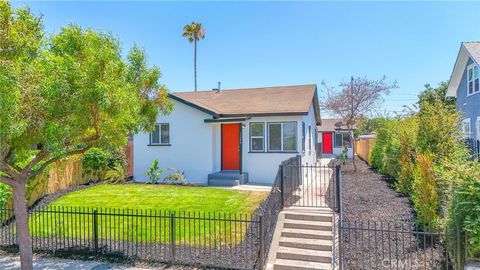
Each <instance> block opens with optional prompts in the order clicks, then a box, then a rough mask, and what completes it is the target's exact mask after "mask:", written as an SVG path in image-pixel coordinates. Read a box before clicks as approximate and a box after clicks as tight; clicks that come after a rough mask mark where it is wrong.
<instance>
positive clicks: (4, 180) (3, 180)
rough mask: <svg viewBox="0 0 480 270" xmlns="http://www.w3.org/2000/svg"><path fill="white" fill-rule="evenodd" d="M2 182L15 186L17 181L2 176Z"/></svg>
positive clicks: (0, 180) (0, 176) (0, 178)
mask: <svg viewBox="0 0 480 270" xmlns="http://www.w3.org/2000/svg"><path fill="white" fill-rule="evenodd" d="M0 182H2V183H5V184H7V185H9V186H13V185H15V180H13V179H12V178H10V177H8V176H3V175H0Z"/></svg>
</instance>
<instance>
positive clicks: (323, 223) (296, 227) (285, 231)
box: [267, 207, 333, 270]
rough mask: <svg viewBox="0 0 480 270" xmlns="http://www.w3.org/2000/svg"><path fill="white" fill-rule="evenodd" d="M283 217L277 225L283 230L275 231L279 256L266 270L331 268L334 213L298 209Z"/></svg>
mask: <svg viewBox="0 0 480 270" xmlns="http://www.w3.org/2000/svg"><path fill="white" fill-rule="evenodd" d="M282 214H283V215H282V219H279V224H278V226H282V227H280V228H278V229H279V230H280V231H279V232H277V231H276V232H275V233H276V238H277V239H276V240H277V241H276V243H272V247H273V248H275V249H276V252H275V251H274V252H275V253H276V254H274V259H273V260H272V262H271V263H270V267H269V266H268V265H267V269H269V268H270V269H273V270H287V269H288V270H306V269H320V270H327V269H332V244H333V232H332V221H333V214H332V213H331V210H326V209H325V210H323V209H322V210H319V208H316V209H308V208H301V207H295V208H289V209H287V210H285V211H282ZM274 238H275V236H274ZM274 240H275V239H274ZM272 257H273V256H272ZM272 257H269V260H270V258H272ZM272 264H273V267H272Z"/></svg>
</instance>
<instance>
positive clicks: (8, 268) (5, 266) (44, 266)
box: [0, 255, 191, 270]
mask: <svg viewBox="0 0 480 270" xmlns="http://www.w3.org/2000/svg"><path fill="white" fill-rule="evenodd" d="M0 269H2V270H19V269H20V257H18V256H4V255H2V256H0ZM33 269H35V270H59V269H62V270H106V269H121V270H147V269H161V268H158V267H155V268H141V267H135V266H128V265H121V264H114V263H105V262H96V261H80V260H68V259H57V258H34V259H33ZM169 269H173V270H174V269H187V268H181V267H179V268H176V267H173V268H169ZM190 269H191V268H190Z"/></svg>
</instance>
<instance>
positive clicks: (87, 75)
mask: <svg viewBox="0 0 480 270" xmlns="http://www.w3.org/2000/svg"><path fill="white" fill-rule="evenodd" d="M121 55H122V51H121V48H120V42H119V40H118V39H116V38H115V37H113V36H112V35H111V34H106V33H103V32H97V31H94V30H92V29H82V28H81V27H79V26H77V25H73V24H71V25H68V26H66V27H63V28H62V29H61V30H60V32H59V33H58V34H56V35H54V36H53V37H47V36H46V34H45V32H44V27H43V23H42V20H41V17H37V16H35V15H33V14H32V13H31V12H30V10H29V9H28V8H19V9H13V8H12V7H11V5H10V3H8V2H5V1H1V2H0V109H1V111H2V113H1V114H0V181H1V182H3V183H5V184H7V185H9V186H11V188H12V191H13V201H14V213H15V218H16V224H17V225H16V226H17V234H18V243H19V248H20V259H21V267H22V269H32V244H31V236H30V232H29V228H28V222H27V221H28V216H27V206H26V202H25V185H26V183H27V181H28V180H29V179H31V178H32V177H34V176H35V175H37V174H39V173H41V172H42V171H43V170H44V169H45V168H46V167H48V166H49V165H50V164H52V163H53V162H55V161H56V160H59V159H62V158H65V157H68V156H71V155H76V154H82V153H84V152H85V151H87V150H88V149H90V148H91V147H93V146H99V147H118V146H120V145H124V144H125V143H126V142H127V136H128V135H129V134H132V133H133V132H138V131H141V130H145V131H150V130H152V129H153V124H154V121H155V118H156V116H157V114H159V113H168V112H169V111H170V110H171V108H172V105H171V103H170V102H169V101H168V99H167V97H168V93H167V90H166V88H165V87H164V86H162V85H160V84H159V83H158V79H159V77H160V70H159V69H158V68H157V67H153V68H150V67H148V66H147V63H146V57H145V53H144V52H143V51H142V50H141V49H139V48H138V47H134V48H132V49H131V50H130V52H129V53H128V57H127V59H123V58H122V57H121Z"/></svg>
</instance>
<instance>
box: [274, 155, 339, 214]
mask: <svg viewBox="0 0 480 270" xmlns="http://www.w3.org/2000/svg"><path fill="white" fill-rule="evenodd" d="M338 168H339V167H338ZM280 171H281V178H280V179H281V180H282V181H281V184H280V186H281V190H282V194H284V205H285V206H301V207H330V208H332V209H336V205H337V201H338V199H337V183H336V181H335V180H336V175H338V172H337V170H336V169H335V167H333V166H327V165H308V164H307V165H302V164H299V163H290V164H282V165H281V167H280Z"/></svg>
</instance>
